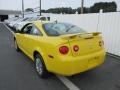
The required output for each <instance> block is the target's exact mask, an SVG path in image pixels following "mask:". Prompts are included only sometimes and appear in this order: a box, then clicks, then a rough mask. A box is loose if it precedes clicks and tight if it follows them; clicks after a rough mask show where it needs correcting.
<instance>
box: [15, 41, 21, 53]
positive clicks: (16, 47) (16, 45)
mask: <svg viewBox="0 0 120 90" xmlns="http://www.w3.org/2000/svg"><path fill="white" fill-rule="evenodd" d="M14 47H15V49H16V51H17V52H19V51H20V49H19V47H18V44H17V41H16V39H15V40H14Z"/></svg>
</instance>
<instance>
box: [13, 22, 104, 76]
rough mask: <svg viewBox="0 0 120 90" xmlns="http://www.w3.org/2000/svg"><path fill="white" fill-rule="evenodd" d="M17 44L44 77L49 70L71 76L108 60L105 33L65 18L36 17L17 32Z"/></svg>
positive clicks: (15, 38) (15, 39) (17, 47)
mask: <svg viewBox="0 0 120 90" xmlns="http://www.w3.org/2000/svg"><path fill="white" fill-rule="evenodd" d="M14 42H15V48H16V50H17V51H19V50H22V51H23V52H24V53H25V54H26V55H27V56H28V57H30V58H31V59H32V60H33V61H34V62H35V65H36V71H37V72H38V74H39V75H40V76H41V77H45V76H46V75H47V74H48V72H52V73H57V74H61V75H64V76H71V75H75V74H78V73H80V72H84V71H87V70H90V69H92V68H95V67H97V66H99V65H101V64H102V63H103V62H104V58H105V49H104V42H103V40H102V36H101V33H99V32H93V33H87V32H86V31H84V30H83V29H81V28H79V27H77V26H75V25H72V24H68V23H62V22H41V21H34V22H32V23H27V24H26V25H24V26H23V28H22V29H21V30H20V31H19V32H16V33H15V37H14Z"/></svg>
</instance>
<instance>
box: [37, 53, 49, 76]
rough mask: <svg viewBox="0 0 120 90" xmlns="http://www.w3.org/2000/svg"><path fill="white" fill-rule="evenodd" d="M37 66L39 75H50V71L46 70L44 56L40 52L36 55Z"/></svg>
mask: <svg viewBox="0 0 120 90" xmlns="http://www.w3.org/2000/svg"><path fill="white" fill-rule="evenodd" d="M35 67H36V71H37V73H38V75H39V76H40V77H41V78H45V77H47V76H48V71H47V70H46V67H45V63H44V61H43V58H42V57H41V56H40V55H39V54H36V55H35Z"/></svg>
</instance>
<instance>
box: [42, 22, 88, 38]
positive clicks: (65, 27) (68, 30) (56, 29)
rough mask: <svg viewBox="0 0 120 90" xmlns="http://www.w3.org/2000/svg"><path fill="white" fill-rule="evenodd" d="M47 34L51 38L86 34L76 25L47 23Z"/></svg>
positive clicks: (45, 27)
mask: <svg viewBox="0 0 120 90" xmlns="http://www.w3.org/2000/svg"><path fill="white" fill-rule="evenodd" d="M43 27H44V29H45V32H46V33H47V34H48V35H49V36H60V35H65V34H76V33H85V32H86V31H84V30H83V29H81V28H80V27H77V26H76V25H72V24H68V23H45V24H43Z"/></svg>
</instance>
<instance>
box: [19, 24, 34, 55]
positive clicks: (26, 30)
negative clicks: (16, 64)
mask: <svg viewBox="0 0 120 90" xmlns="http://www.w3.org/2000/svg"><path fill="white" fill-rule="evenodd" d="M31 29H32V26H31V24H28V25H26V26H25V27H23V29H22V30H21V33H19V34H18V35H17V37H18V38H19V40H18V43H19V47H20V49H22V51H23V52H24V53H26V54H27V55H28V52H27V45H28V44H27V43H28V42H29V39H28V37H29V35H30V32H31Z"/></svg>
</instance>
